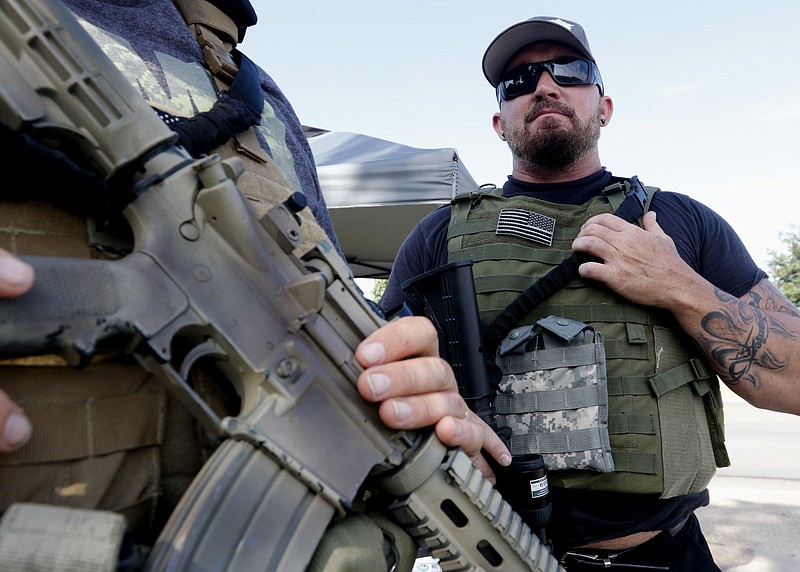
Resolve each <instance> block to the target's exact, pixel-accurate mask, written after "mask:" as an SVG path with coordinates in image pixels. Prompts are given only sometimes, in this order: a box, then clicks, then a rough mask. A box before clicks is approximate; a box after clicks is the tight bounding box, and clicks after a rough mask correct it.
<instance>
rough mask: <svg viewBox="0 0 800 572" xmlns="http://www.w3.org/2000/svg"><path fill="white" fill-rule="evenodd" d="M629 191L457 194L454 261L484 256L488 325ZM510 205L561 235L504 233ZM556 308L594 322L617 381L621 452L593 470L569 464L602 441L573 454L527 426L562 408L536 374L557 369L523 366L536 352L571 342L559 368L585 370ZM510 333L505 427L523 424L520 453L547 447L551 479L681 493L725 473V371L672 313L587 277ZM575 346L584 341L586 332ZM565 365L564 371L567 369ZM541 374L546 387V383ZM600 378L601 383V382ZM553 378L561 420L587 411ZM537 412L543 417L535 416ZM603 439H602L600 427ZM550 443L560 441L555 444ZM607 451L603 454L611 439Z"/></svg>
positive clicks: (614, 424)
mask: <svg viewBox="0 0 800 572" xmlns="http://www.w3.org/2000/svg"><path fill="white" fill-rule="evenodd" d="M627 188H628V183H627V181H623V182H620V183H616V184H614V185H612V186H610V187H608V188H607V189H605V190H604V192H603V195H602V196H597V197H595V198H593V199H591V200H590V201H588V202H586V203H584V204H581V205H566V204H555V203H549V202H546V201H542V200H538V199H535V198H531V197H524V196H512V197H504V196H502V191H501V190H500V189H494V190H491V191H489V192H485V193H476V194H472V195H471V196H463V197H456V199H454V201H453V204H452V215H451V220H450V226H449V228H448V235H447V238H448V261H449V262H455V261H457V260H472V261H473V274H474V278H475V292H476V296H477V300H478V309H479V316H480V320H481V322H482V323H483V324H486V325H489V324H492V323H494V321H495V320H496V319H497V317H498V316H500V315H501V314H502V313H503V312H504V310H505V309H506V308H508V307H509V306H510V305H511V304H512V303H513V302H514V301H515V300H516V299H517V298H518V297H519V296H520V294H522V293H523V292H525V291H526V290H527V289H528V288H529V287H530V286H531V285H532V284H534V283H536V282H537V281H538V280H539V279H540V278H542V277H543V276H545V275H547V274H548V273H549V272H550V271H551V270H553V269H554V268H556V267H557V266H559V265H560V264H561V263H562V262H563V261H564V260H565V259H567V258H568V257H570V256H571V255H572V248H571V245H572V242H573V241H574V240H575V237H576V236H577V234H578V233H579V231H580V228H581V226H582V225H583V223H584V222H585V221H586V220H587V219H588V218H590V217H592V216H594V215H597V214H601V213H610V212H614V211H615V209H616V207H617V206H618V205H620V203H621V202H622V201H620V199H621V198H622V197H624V196H625V195H626V193H627ZM647 191H648V193H647V195H648V201H647V202H646V203H645V206H646V207H647V206H649V198H650V197H651V196H652V194H653V192H654V189H653V188H647ZM509 210H513V211H514V212H517V211H519V212H523V213H533V214H532V215H530V216H534V217H541V218H542V219H543V220H549V219H552V220H553V221H555V222H554V223H553V225H552V238H551V239H550V237H548V240H547V241H545V242H542V241H541V240H535V239H531V238H530V237H527V236H517V235H508V234H503V233H499V232H497V230H498V228H499V226H500V225H501V223H502V220H501V214H502V213H503V211H506V212H508V211H509ZM536 220H539V219H536ZM534 238H536V237H534ZM551 316H557V317H558V318H566V319H569V320H574V321H575V322H582V323H583V324H585V325H587V326H589V327H590V328H591V330H587V331H586V332H593V335H594V339H592V338H590V337H588V336H589V334H587V333H586V332H584V333H583V334H582V335H583V336H586V337H585V338H581V337H580V336H578V338H576V339H581V340H582V342H581V343H582V344H583V345H587V348H591V347H592V344H600V343H601V342H602V347H603V353H604V356H605V368H606V375H607V385H608V404H607V406H608V410H607V413H608V424H607V429H608V439H609V443H610V456H611V458H612V459H613V464H612V463H611V462H608V463H606V465H605V469H602V468H597V467H591V466H589V465H588V462H587V464H585V465H584V466H580V463H579V461H578V460H577V458H576V459H571V462H573V463H575V465H573V466H568V465H566V458H567V457H568V455H569V453H568V452H569V451H579V450H580V451H583V450H588V449H591V448H592V447H585V448H584V447H578V446H576V445H575V444H574V443H570V445H569V446H568V447H564V448H563V449H562V450H561V454H562V456H563V457H564V458H555V457H552V456H549V455H550V454H551V453H552V451H550V450H548V449H546V448H545V446H544V444H542V443H537V441H536V438H535V437H536V436H537V435H536V431H535V430H534V429H532V428H531V427H529V426H527V425H526V424H528V423H534V421H539V420H540V419H541V420H542V422H544V421H543V418H544V414H543V412H544V411H545V408H546V407H551V406H553V405H552V404H548V405H547V406H544V405H541V403H542V402H544V401H545V400H547V399H550V397H549V396H546V395H545V394H542V395H541V396H540V395H539V394H538V389H539V386H536V385H534V384H533V381H532V380H534V379H535V377H536V376H537V375H542V376H543V377H545V376H544V371H547V370H545V368H543V367H541V366H539V365H538V364H537V365H532V363H527V364H524V361H525V360H526V359H527V360H529V361H530V360H533V359H534V358H536V359H539V358H538V356H537V354H541V353H542V352H544V351H546V350H549V349H550V348H551V347H552V348H557V349H555V350H554V353H555V354H556V355H557V354H558V352H559V351H561V352H562V354H563V356H564V357H563V360H564V361H563V363H562V364H559V365H558V367H563V368H568V367H575V369H574V371H575V372H577V371H578V368H577V366H576V365H575V364H574V363H572V360H573V357H572V356H570V355H569V354H568V353H567V351H566V350H567V349H568V348H569V347H570V345H569V344H567V343H565V340H563V339H562V340H560V341H557V340H559V338H558V337H557V336H555V335H554V334H553V332H552V331H551V330H548V329H547V328H543V327H542V320H545V322H546V320H548V319H549V318H550V317H551ZM556 319H557V318H556ZM506 332H507V333H504V335H503V337H501V338H500V339H499V344H498V348H500V351H499V353H498V354H497V355H498V356H499V360H498V362H499V363H500V364H501V368H503V373H504V375H503V379H502V385H501V386H500V392H499V394H498V399H496V401H495V408H496V410H497V412H498V425H500V424H502V423H505V424H507V425H512V424H516V426H514V427H512V430H513V431H514V433H516V434H517V435H516V436H515V442H514V444H513V445H512V452H513V453H515V454H520V453H526V452H529V453H540V454H543V455H546V458H548V470H549V473H548V480H549V482H550V486H551V487H559V488H574V489H590V490H598V491H609V492H628V493H639V494H657V495H659V496H660V497H662V498H670V497H674V496H678V495H682V494H686V493H691V492H699V491H702V490H703V489H705V487H706V486H707V485H708V483H709V481H710V479H711V477H712V476H713V475H714V472H715V467H717V466H719V467H722V466H727V464H728V460H727V454H726V452H725V445H724V437H723V425H722V403H721V400H720V396H719V380H718V379H717V377H716V376H714V375H713V373H712V370H711V368H710V367H709V366H708V365H707V364H706V362H705V359H704V357H703V356H702V354H701V353H700V352H699V351H698V349H697V348H696V347H695V345H694V344H693V342H692V340H691V339H690V338H689V337H688V336H687V335H686V334H685V333H684V332H683V331H682V330H681V329H680V327H679V325H678V324H677V323H676V321H675V319H674V318H673V317H672V315H671V314H669V312H666V311H663V310H659V309H657V308H646V307H643V306H639V305H636V304H633V303H631V302H629V301H628V300H626V299H624V298H622V297H621V296H619V295H617V294H616V293H614V292H613V291H611V290H609V289H607V288H602V287H598V286H597V284H596V283H593V282H591V281H588V280H584V279H582V278H580V277H579V276H578V277H575V278H573V279H571V280H570V281H569V282H568V283H567V284H566V286H564V287H561V288H560V289H557V290H556V291H555V292H554V293H552V294H551V295H549V296H548V297H547V298H546V299H544V300H542V301H541V303H539V304H538V305H536V306H535V307H532V308H529V309H528V310H527V311H526V312H524V313H523V314H522V315H520V316H519V317H518V318H516V320H515V323H514V324H513V325H512V327H511V328H510V329H508V330H507V331H506ZM515 332H516V334H515ZM523 334H524V335H526V336H528V337H530V338H531V340H530V341H529V342H526V345H519V346H517V347H513V344H511V340H510V338H511V336H513V335H519V336H520V337H522V335H523ZM537 336H538V339H536V338H537ZM520 344H522V342H520ZM550 344H554V345H552V346H551V345H550ZM570 344H572V345H575V341H573V342H570ZM564 346H566V347H564ZM512 347H513V349H511V348H512ZM571 351H577V350H570V352H571ZM587 351H589V350H587ZM526 356H527V357H526ZM515 360H518V361H522V362H523V365H520V366H517V365H514V366H512V365H511V363H513V362H514V361H515ZM568 364H569V365H568ZM566 371H568V370H567V369H565V370H564V373H563V374H562V375H566V373H565V372H566ZM555 373H556V372H555V371H554V370H553V371H548V373H547V375H548V376H550V377H554V376H555ZM558 373H562V372H558ZM591 375H593V374H591ZM590 377H591V376H590ZM541 383H542V385H541V387H544V386H545V384H544V382H541ZM560 383H564V382H560ZM592 383H593V381H592ZM598 383H601V382H600V381H599V380H598ZM525 384H530V387H528V386H527V385H525ZM577 386H578V384H577V382H576V387H577ZM547 387H548V389H553V390H555V391H556V392H557V394H556V395H554V396H553V401H555V400H558V399H561V400H562V404H561V406H560V407H559V409H558V411H556V410H553V413H549V414H548V415H552V416H553V419H555V418H558V416H560V417H561V419H569V418H570V416H574V415H576V411H578V408H577V407H575V405H574V404H570V403H564V399H566V397H562V396H561V395H560V394H564V395H566V394H567V393H568V392H565V391H562V390H563V389H565V388H566V386H565V385H560V386H558V385H554V384H553V383H552V382H550V383H548V384H547ZM528 389H531V390H532V397H530V398H528V397H526V398H522V397H518V396H517V395H516V394H517V393H520V394H521V393H524V392H526V391H527V390H528ZM583 391H591V390H586V389H584V390H583ZM524 399H530V400H531V401H532V402H533V405H532V406H530V407H529V408H528V406H525V407H524V408H523V407H521V406H520V403H523V400H524ZM569 399H572V396H571V395H570V397H569ZM601 400H602V397H601V396H599V395H598V396H596V398H595V401H594V402H593V403H595V402H596V404H595V405H593V406H596V407H597V412H598V415H599V414H600V405H601V403H602V401H601ZM586 406H587V407H589V405H588V404H587V405H586ZM534 411H537V413H535V414H534V413H533V412H534ZM587 411H588V410H587ZM512 412H513V413H512ZM537 415H538V416H540V419H535V417H536V416H537ZM515 416H516V418H515ZM598 427H602V421H598ZM570 429H572V428H570ZM523 435H527V436H525V437H524V439H527V440H528V441H529V442H528V450H527V451H526V450H525V447H524V446H523V445H522V444H521V443H522V442H523V441H522V439H523ZM567 436H569V439H570V440H571V439H572V437H574V436H575V435H574V434H573V432H572V431H565V430H564V427H563V426H561V427H558V428H557V430H556V431H553V429H552V428H551V429H549V433H548V434H547V439H548V440H550V441H555V440H557V439H559V438H564V439H565V440H566V437H567ZM594 437H595V438H598V439H599V434H596V435H595V436H594ZM599 440H600V441H602V440H601V439H599ZM547 446H553V445H552V443H548V444H547ZM597 451H598V452H599V451H603V448H602V445H600V446H599V447H597ZM603 452H604V453H605V451H603ZM576 457H577V454H576ZM598 459H603V460H604V461H605V455H598ZM552 463H556V464H555V465H553V464H552ZM559 463H561V464H559ZM612 467H613V469H612ZM587 469H588V470H587ZM603 470H605V471H606V472H602V471H603Z"/></svg>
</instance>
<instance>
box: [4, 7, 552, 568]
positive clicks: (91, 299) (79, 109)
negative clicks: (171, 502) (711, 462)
mask: <svg viewBox="0 0 800 572" xmlns="http://www.w3.org/2000/svg"><path fill="white" fill-rule="evenodd" d="M0 77H2V82H0V122H2V123H4V124H6V125H7V126H9V127H11V128H12V129H14V130H16V131H18V132H22V133H25V134H26V135H27V136H29V137H31V138H32V139H33V140H36V141H43V142H48V143H51V142H56V143H58V144H59V145H63V148H71V149H78V150H79V151H80V154H81V156H82V157H83V158H88V160H89V161H91V163H92V165H93V168H94V169H95V170H96V171H98V172H99V173H100V174H101V175H102V176H103V177H105V178H106V179H107V181H108V189H109V192H111V193H115V196H112V197H111V201H112V202H115V203H119V204H123V205H125V206H124V208H123V210H122V215H123V216H124V218H125V220H126V221H127V223H128V224H129V225H130V227H131V229H132V231H133V236H134V247H133V251H132V253H131V254H129V255H127V256H125V257H124V258H122V259H120V260H117V261H100V260H83V259H64V258H50V257H26V258H25V260H27V261H28V262H29V263H31V264H32V265H33V266H34V268H35V271H36V277H37V278H36V284H35V286H34V288H33V289H32V290H31V291H30V292H29V293H28V294H26V295H24V296H22V297H20V298H16V299H13V300H3V301H2V302H0V357H16V356H23V355H34V354H43V353H59V354H61V355H63V356H64V357H65V358H66V359H67V360H68V361H69V362H70V363H71V364H72V365H74V366H81V365H84V364H86V363H87V362H88V361H89V360H90V358H91V356H92V355H93V353H94V352H95V350H96V349H97V348H100V347H102V346H112V347H117V348H122V349H124V350H125V351H127V352H128V353H130V354H132V355H133V356H135V357H136V358H137V360H138V361H139V362H140V363H141V364H142V366H143V367H145V368H146V369H147V370H149V371H151V372H152V373H153V374H155V375H156V376H157V377H158V378H160V379H161V380H162V381H163V382H164V383H165V384H166V385H167V387H169V388H170V390H172V391H173V392H174V393H175V394H176V395H177V396H178V398H179V399H181V401H182V402H183V403H184V404H185V406H186V407H188V408H189V409H190V411H192V413H193V414H194V415H195V416H196V417H197V418H198V419H199V420H200V421H201V422H202V423H203V425H204V426H205V428H206V429H207V430H208V431H209V432H211V433H212V434H213V435H216V436H217V437H218V438H219V439H220V440H221V445H220V446H219V447H218V448H217V449H216V451H215V453H214V455H213V456H212V458H211V459H210V460H209V461H208V462H207V463H206V465H205V466H204V467H203V469H202V470H201V472H200V473H199V474H198V475H197V477H196V479H195V480H194V482H193V483H192V485H191V486H190V488H189V490H188V491H187V492H186V494H185V495H184V497H183V499H182V500H181V502H180V504H179V505H178V507H177V508H176V510H175V512H174V513H173V515H172V517H171V519H170V521H169V522H168V524H167V525H166V527H165V529H164V531H163V532H162V534H161V536H160V538H159V540H158V541H157V543H156V546H155V548H154V550H153V552H152V555H151V558H150V560H149V562H148V568H149V569H151V570H158V571H161V570H170V571H172V570H196V569H202V570H219V571H224V570H225V571H227V570H230V571H233V570H255V571H258V570H264V571H267V570H269V571H273V570H286V569H292V570H294V569H297V568H299V567H305V566H306V564H307V563H308V562H309V561H310V559H311V556H312V555H313V553H314V551H315V549H316V547H317V545H318V543H319V541H320V538H321V537H322V535H323V533H324V531H325V528H326V527H327V525H328V523H329V522H330V521H331V520H332V519H333V518H334V517H335V516H337V515H338V516H344V515H346V514H347V513H348V512H349V511H350V510H351V509H352V508H353V507H354V506H357V505H358V504H359V502H360V501H361V500H362V499H363V497H364V496H365V491H369V492H370V493H373V494H374V496H377V497H378V498H390V499H392V501H391V502H390V503H387V507H386V509H387V511H388V512H389V513H390V514H391V515H392V516H393V518H394V519H395V520H396V521H397V522H398V523H400V524H401V526H403V527H404V528H405V529H406V530H407V531H408V532H409V533H410V534H411V535H412V536H413V537H414V538H415V539H416V541H417V542H418V543H419V544H420V545H421V546H426V547H428V548H430V549H431V550H432V554H433V555H434V556H435V557H437V558H439V559H440V565H441V566H442V568H443V569H444V570H500V569H502V570H521V569H531V570H536V571H542V572H551V571H552V572H554V571H557V570H559V569H560V568H559V566H558V563H557V562H556V560H555V559H554V558H553V557H552V555H551V554H550V553H549V551H547V550H546V548H545V547H543V546H542V545H541V543H540V542H539V541H538V539H537V538H536V537H535V536H533V535H532V534H531V533H530V530H529V529H528V527H527V526H525V525H524V524H523V523H522V521H521V519H520V518H519V516H518V515H517V514H516V513H514V512H513V511H512V510H511V508H510V506H509V505H508V503H506V502H505V501H504V500H503V498H502V497H501V495H500V494H499V493H497V491H495V490H494V488H493V487H492V486H491V485H490V483H489V482H488V481H486V480H485V479H484V478H483V477H482V475H481V473H480V472H479V471H478V470H477V469H475V468H474V467H473V465H472V463H471V462H470V459H469V458H468V457H467V455H466V454H465V453H464V452H463V451H461V450H459V449H447V448H446V447H445V446H444V445H442V443H441V442H439V441H438V440H437V439H436V438H435V436H434V435H433V433H432V432H430V431H416V432H408V431H405V432H398V431H393V430H390V429H388V428H387V427H385V426H384V425H383V424H382V423H381V421H380V419H379V417H378V415H377V408H376V407H375V406H374V404H369V403H367V402H365V401H364V400H363V399H361V397H360V396H359V395H358V392H357V391H356V389H355V380H356V378H357V376H358V373H359V371H360V368H359V365H358V364H357V362H356V360H355V358H354V354H353V351H354V348H355V347H356V346H357V345H358V343H359V342H360V341H361V340H362V339H363V338H364V337H365V336H367V335H368V334H370V333H371V332H373V331H374V330H375V329H376V328H378V327H380V326H381V325H382V321H381V320H380V319H378V318H377V317H376V316H375V314H374V313H373V312H372V310H371V309H370V308H369V306H368V305H367V304H366V303H365V301H364V300H363V298H362V297H361V295H360V294H359V292H358V291H357V289H356V287H355V285H354V282H353V279H352V275H351V273H350V272H349V269H348V268H347V266H346V265H345V264H344V262H343V261H342V260H341V258H339V257H338V255H337V254H336V253H335V251H334V250H333V248H332V247H331V246H330V245H329V244H328V243H325V242H323V243H320V244H319V245H317V246H316V247H315V248H314V249H312V250H311V251H310V252H309V253H308V254H306V255H304V256H303V257H302V258H298V257H297V256H295V255H294V254H293V253H294V252H295V248H296V247H297V246H298V245H300V244H301V243H302V236H301V229H300V225H299V223H298V220H297V218H296V215H295V212H296V211H297V210H298V209H300V208H302V206H303V201H302V198H303V197H302V196H301V195H296V196H295V197H294V199H293V200H288V201H286V203H283V204H279V205H276V206H274V207H272V209H271V210H269V211H268V212H267V213H266V214H265V215H264V216H262V217H260V218H258V217H257V216H256V215H255V213H254V212H253V211H252V210H251V208H250V207H249V206H248V204H247V202H246V200H245V199H244V198H243V197H242V195H241V193H240V192H239V190H238V189H237V187H236V183H235V181H236V178H237V176H238V175H239V174H240V173H241V169H242V167H241V163H240V162H238V161H237V160H235V159H234V160H226V161H221V160H220V159H219V158H218V157H217V156H209V157H206V158H204V159H200V160H194V159H192V158H191V157H190V156H189V155H188V154H187V153H186V152H185V151H184V150H183V149H182V148H180V147H178V146H177V145H175V143H174V136H173V134H172V132H171V131H170V130H169V129H168V128H167V127H166V126H164V125H163V124H162V122H161V121H160V120H159V119H158V118H157V117H156V115H155V114H154V113H153V111H152V110H151V109H150V108H149V107H148V106H147V104H146V103H145V102H144V101H143V100H142V98H141V97H140V96H139V94H138V93H137V92H136V91H135V90H134V89H133V88H132V86H130V84H129V83H128V82H127V81H126V80H125V78H124V77H123V76H122V75H121V74H120V73H119V72H118V71H117V69H116V68H115V67H114V66H113V64H112V63H111V62H110V61H109V60H108V59H107V58H106V57H105V55H104V54H103V53H102V51H101V50H100V49H99V47H98V46H97V45H96V44H95V43H94V42H93V41H92V40H91V38H90V37H89V36H88V34H86V33H85V32H84V30H83V29H82V28H81V27H80V25H79V24H78V23H77V21H76V20H75V19H74V18H73V16H72V15H71V13H70V12H69V11H68V10H67V9H66V8H65V7H64V6H63V5H62V4H61V3H60V2H58V0H0ZM178 344H180V345H181V346H183V347H185V346H186V345H188V346H189V348H190V349H189V351H188V352H186V353H179V352H177V351H175V350H174V349H173V348H175V347H176V345H178ZM209 361H210V362H213V363H214V365H215V370H216V371H217V372H218V373H221V374H222V376H223V377H224V379H225V381H226V382H227V383H229V384H230V385H231V386H232V387H233V388H234V389H235V390H236V392H237V393H238V395H239V397H240V400H241V408H240V411H239V412H238V414H237V415H235V416H230V417H224V418H220V417H219V416H218V415H217V414H215V413H214V411H213V410H212V408H211V407H210V406H209V405H208V404H207V403H205V402H204V401H203V400H202V399H201V398H200V397H199V396H198V394H197V393H195V391H194V390H193V389H192V387H191V386H190V384H189V382H188V376H189V372H190V370H192V369H193V368H194V367H199V366H200V364H201V362H202V363H203V364H205V363H208V362H209ZM332 451H335V452H336V454H335V456H333V455H332Z"/></svg>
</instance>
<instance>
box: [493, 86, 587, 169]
mask: <svg viewBox="0 0 800 572" xmlns="http://www.w3.org/2000/svg"><path fill="white" fill-rule="evenodd" d="M542 109H555V110H556V111H559V112H560V113H561V114H563V115H564V116H566V117H567V118H568V119H569V121H570V123H571V125H572V127H571V128H564V127H561V126H559V127H553V128H550V129H548V128H547V127H540V128H539V129H536V130H535V131H534V132H533V133H529V132H528V131H527V127H528V125H529V123H530V122H531V121H533V118H534V117H536V114H537V113H539V112H540V111H541V110H542ZM599 116H600V111H599V109H598V113H597V115H596V116H594V117H590V118H589V119H587V120H586V121H583V122H582V121H580V120H577V119H575V112H574V110H573V109H572V108H571V107H569V106H567V105H565V104H563V103H561V102H559V101H547V102H542V103H540V104H537V105H535V106H533V107H532V108H531V109H530V110H528V112H527V113H526V114H525V116H524V122H523V124H522V125H514V126H511V127H510V128H509V127H507V126H506V124H505V122H503V124H502V127H503V130H504V132H505V136H506V141H507V142H508V146H509V148H510V149H511V153H512V154H513V155H514V156H515V157H517V158H518V159H520V160H521V161H524V162H525V163H527V164H529V165H530V166H532V167H539V168H545V169H563V168H565V167H568V166H570V165H572V164H574V163H576V162H577V161H578V160H580V159H582V158H583V157H584V156H585V155H586V153H587V152H588V151H589V150H590V149H592V148H593V147H594V146H595V145H596V144H597V141H598V140H599V139H600V120H599ZM544 120H545V122H546V121H547V120H548V118H547V117H545V118H544Z"/></svg>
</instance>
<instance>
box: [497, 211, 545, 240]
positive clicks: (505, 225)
mask: <svg viewBox="0 0 800 572" xmlns="http://www.w3.org/2000/svg"><path fill="white" fill-rule="evenodd" d="M555 229H556V219H554V218H550V217H549V216H545V215H542V214H539V213H535V212H533V211H526V210H524V209H502V210H501V211H500V217H499V218H498V219H497V228H496V229H495V234H508V235H511V236H518V237H520V238H524V239H525V240H530V241H533V242H538V243H539V244H546V245H547V246H552V245H553V232H554V231H555Z"/></svg>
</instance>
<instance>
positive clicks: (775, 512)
mask: <svg viewBox="0 0 800 572" xmlns="http://www.w3.org/2000/svg"><path fill="white" fill-rule="evenodd" d="M723 391H724V395H723V397H724V402H725V426H726V434H727V444H728V451H729V452H730V455H731V463H732V464H731V466H730V467H727V468H725V469H720V470H719V472H718V473H717V475H716V477H715V478H714V480H713V481H712V483H711V486H710V491H711V504H710V505H709V506H708V507H705V508H702V509H700V510H698V511H697V516H698V518H699V519H700V522H701V525H702V527H703V531H704V532H705V535H706V538H707V539H708V542H709V544H710V546H711V551H712V552H713V553H714V558H715V560H716V561H717V564H718V565H719V566H720V568H722V570H724V571H726V572H798V571H800V417H796V416H793V415H786V414H782V413H774V412H770V411H763V410H760V409H756V408H755V407H752V406H750V405H749V404H747V403H746V402H744V401H743V400H741V399H739V398H738V397H736V396H735V395H733V394H732V393H731V392H730V391H727V390H724V389H723Z"/></svg>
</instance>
